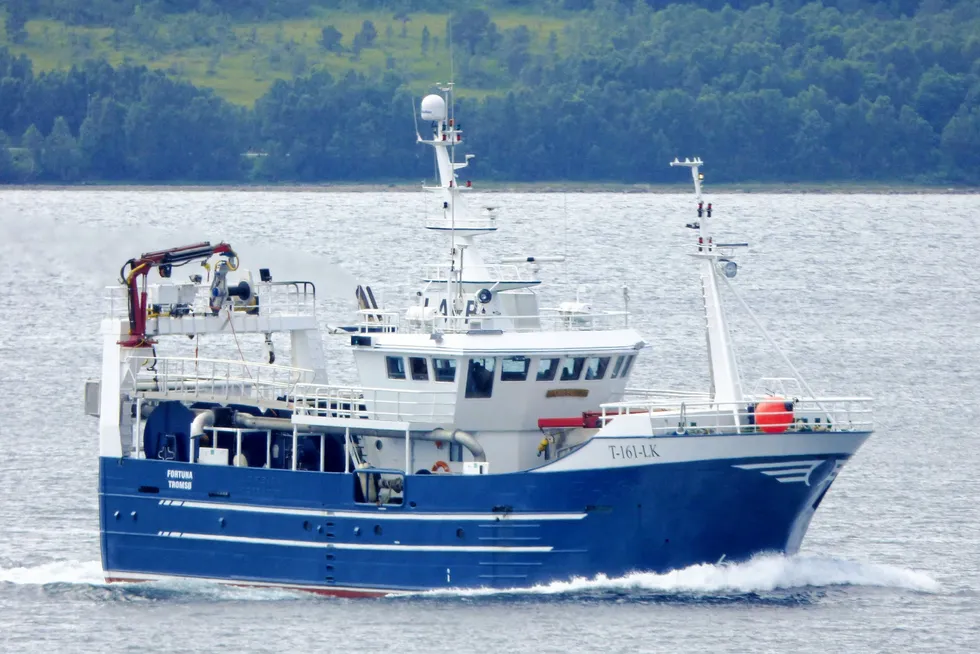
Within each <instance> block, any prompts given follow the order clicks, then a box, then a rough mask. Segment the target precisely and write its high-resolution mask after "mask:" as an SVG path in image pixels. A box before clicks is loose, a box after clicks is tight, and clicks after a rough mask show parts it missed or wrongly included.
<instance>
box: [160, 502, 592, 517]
mask: <svg viewBox="0 0 980 654" xmlns="http://www.w3.org/2000/svg"><path fill="white" fill-rule="evenodd" d="M159 504H160V506H172V507H177V508H181V507H183V508H188V509H208V510H212V511H243V512H246V513H268V514H274V515H294V516H308V517H310V516H312V517H317V518H360V519H367V520H420V521H438V522H442V521H444V520H450V521H452V520H457V521H459V520H462V521H467V522H471V521H477V520H479V521H489V522H494V521H500V520H532V521H535V522H541V521H548V520H581V519H583V518H585V516H586V515H587V514H585V513H520V512H518V513H408V512H404V511H403V510H402V509H397V510H395V511H377V510H375V511H329V510H325V509H291V508H286V507H278V506H258V505H255V504H225V503H223V502H200V501H197V500H160V503H159Z"/></svg>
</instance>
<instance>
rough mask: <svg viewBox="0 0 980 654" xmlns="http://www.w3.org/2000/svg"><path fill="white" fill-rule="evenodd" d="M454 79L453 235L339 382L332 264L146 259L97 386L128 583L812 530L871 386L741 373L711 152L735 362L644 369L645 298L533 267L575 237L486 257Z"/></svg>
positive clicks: (672, 555) (677, 555) (440, 190)
mask: <svg viewBox="0 0 980 654" xmlns="http://www.w3.org/2000/svg"><path fill="white" fill-rule="evenodd" d="M451 92H452V89H451V87H446V88H444V89H442V94H432V95H429V96H426V97H425V98H424V99H423V100H422V103H421V107H420V110H421V111H420V115H421V118H422V120H423V122H425V123H428V124H429V125H430V126H431V133H430V135H429V136H428V137H426V138H423V137H422V136H421V135H420V134H417V139H418V141H419V142H421V143H424V144H426V145H427V146H430V147H432V148H433V149H434V151H435V156H436V164H437V170H438V176H439V183H438V184H437V185H435V186H433V187H432V188H430V189H428V190H427V192H428V193H431V194H432V195H433V196H434V197H435V199H436V201H437V202H439V203H440V209H438V210H437V212H436V216H435V218H432V219H430V220H429V221H428V222H427V223H426V225H425V226H426V228H427V229H428V230H430V231H431V232H432V233H433V234H434V235H435V236H436V238H437V239H443V240H447V241H448V244H449V246H450V247H449V252H450V254H449V256H448V257H447V260H446V261H445V262H437V263H435V264H432V265H429V266H426V267H425V269H424V271H423V275H422V283H421V285H420V288H419V290H418V291H417V293H416V296H415V298H414V299H413V301H412V302H411V304H410V306H408V307H407V308H403V309H401V310H391V309H388V308H387V307H386V306H384V305H379V303H377V302H376V301H375V299H374V298H375V294H374V292H373V291H372V290H371V289H370V288H369V287H367V286H362V287H359V288H358V290H357V301H358V303H359V307H360V308H359V311H358V314H357V315H358V319H357V320H355V321H354V323H353V324H351V325H349V326H348V327H347V328H346V330H344V335H343V338H345V339H348V338H349V346H350V347H351V348H352V350H353V355H354V360H355V362H356V367H357V376H358V379H359V384H358V385H353V386H352V385H339V384H332V383H330V381H329V379H328V376H327V367H328V366H327V361H326V357H325V354H324V352H325V348H324V346H323V340H322V339H323V338H325V337H328V338H336V336H326V335H324V334H323V333H322V332H321V331H320V328H319V324H320V323H319V320H318V316H317V300H316V287H315V284H314V283H313V282H312V281H294V280H278V279H276V277H275V276H274V275H273V271H271V270H269V269H265V268H259V269H258V275H257V278H256V276H255V275H254V274H253V272H251V271H246V270H245V269H244V268H242V267H240V262H239V259H238V256H237V254H236V253H235V250H234V248H233V247H232V245H230V244H228V243H219V244H217V245H212V244H210V243H198V244H194V245H190V246H184V247H178V248H172V249H167V250H161V251H153V252H148V253H144V254H142V255H140V256H138V257H134V258H132V259H130V260H128V261H127V262H126V263H125V264H124V266H123V268H122V270H121V273H120V283H119V284H118V285H116V286H113V287H110V288H109V289H108V293H107V296H108V310H107V314H106V317H105V318H104V319H103V320H102V323H101V335H102V341H103V364H102V374H101V378H100V379H98V380H90V381H89V382H88V383H87V384H86V396H85V401H86V411H87V413H88V414H89V415H92V416H96V417H97V418H98V421H99V514H100V536H101V551H102V565H103V569H104V571H105V576H106V579H107V580H108V581H145V580H159V579H175V578H176V579H198V580H208V581H215V582H220V583H230V584H237V585H255V586H276V587H285V588H293V589H300V590H306V591H312V592H317V593H323V594H329V595H339V596H372V595H373V596H377V595H385V594H390V593H400V592H415V591H424V590H430V589H441V588H472V587H493V588H516V587H527V586H532V585H536V584H542V583H548V582H552V581H556V580H565V579H569V578H573V577H594V576H596V575H599V574H604V575H607V576H619V575H624V574H627V573H629V572H633V571H657V572H662V571H666V570H670V569H677V568H682V567H685V566H689V565H692V564H697V563H716V562H719V561H738V560H744V559H747V558H749V557H751V556H753V555H755V554H757V553H760V552H784V553H793V552H796V551H797V550H798V549H799V547H800V544H801V542H802V540H803V537H804V535H805V533H806V530H807V527H808V525H809V523H810V520H811V518H812V516H813V514H814V512H815V511H816V509H817V507H818V506H819V505H820V503H821V501H822V499H823V497H824V496H825V494H826V493H827V491H828V490H829V488H830V486H831V484H832V483H833V482H834V480H835V479H836V477H837V475H838V474H839V473H840V471H841V468H842V467H843V466H844V464H845V463H846V462H847V461H848V460H849V459H850V457H851V456H852V455H853V454H854V453H855V452H856V451H857V450H858V448H859V447H860V446H861V444H862V443H863V442H864V441H865V440H866V439H867V438H868V437H869V435H870V434H871V431H872V409H871V401H870V399H868V398H860V397H818V396H816V395H815V394H814V393H813V392H812V391H811V390H810V389H809V387H808V386H807V384H806V382H805V381H804V380H803V379H802V377H801V376H800V375H799V374H798V373H796V369H795V368H794V367H793V366H792V363H791V362H789V360H788V359H785V357H783V358H784V364H785V365H786V366H787V367H788V369H789V370H791V371H793V373H794V376H793V377H788V378H773V379H768V380H764V382H763V383H762V385H761V386H758V388H761V389H763V390H762V391H761V392H748V391H746V390H745V389H744V387H743V381H742V379H741V376H740V374H739V370H738V366H737V361H736V358H735V353H734V349H733V348H734V346H733V343H732V339H731V334H730V332H729V329H728V324H727V318H726V309H725V304H724V303H723V292H724V297H728V296H731V297H734V298H736V301H737V302H738V303H739V304H740V305H741V307H742V309H743V310H745V311H747V312H748V314H749V315H750V316H752V317H753V318H752V319H753V320H755V318H754V315H753V314H752V313H751V311H750V309H749V307H748V306H747V305H746V304H745V303H744V302H743V301H742V300H741V297H740V295H739V294H738V293H737V291H736V289H735V287H734V283H733V282H732V279H733V278H734V277H735V276H736V274H737V270H738V267H737V264H736V262H735V254H736V252H737V251H739V250H740V249H741V248H742V247H743V246H744V244H741V243H726V242H719V241H717V240H716V238H715V234H714V233H713V231H712V229H711V223H712V212H713V207H712V205H711V204H710V203H709V204H707V205H705V203H704V200H703V199H702V197H701V173H700V169H701V166H702V165H703V164H702V162H701V161H700V160H699V159H694V160H684V161H678V160H675V161H674V162H672V165H675V166H679V167H685V168H688V169H690V172H691V174H692V177H693V181H694V187H695V208H694V210H693V213H694V216H693V217H694V218H695V220H694V221H693V222H690V223H688V224H687V227H689V228H691V230H692V233H693V238H692V244H691V252H690V254H691V255H692V259H693V262H694V266H695V267H696V268H697V270H698V272H699V277H700V282H701V293H702V297H703V310H704V316H705V321H706V345H707V350H708V361H709V366H710V370H709V372H710V379H711V384H710V387H709V388H708V389H707V390H705V391H703V392H692V391H683V390H655V389H654V390H652V389H628V388H627V384H628V381H629V379H630V375H631V372H632V370H633V366H634V364H635V363H636V361H637V359H638V357H639V355H640V354H641V352H642V350H643V349H644V347H645V346H646V340H645V338H644V336H643V335H641V334H639V333H638V332H637V331H636V330H634V329H632V328H631V327H630V326H629V316H628V313H627V311H625V309H624V310H607V311H598V310H594V309H593V308H592V307H591V306H590V304H589V303H588V302H586V301H583V300H582V298H576V299H575V300H569V301H566V302H562V303H560V304H559V305H558V306H556V307H552V308H548V307H542V306H540V304H539V294H538V292H537V287H538V286H539V285H540V283H541V282H540V280H539V279H537V277H536V274H535V273H536V271H537V268H538V267H539V266H541V265H547V264H548V263H551V262H554V261H558V260H560V257H549V256H548V255H547V254H541V253H534V252H528V253H520V254H515V255H514V256H513V257H508V258H506V259H504V260H502V261H500V262H492V263H491V262H488V261H487V260H486V258H485V257H484V256H483V254H482V253H481V252H480V250H479V248H478V246H477V239H478V238H479V237H482V236H486V235H489V234H492V233H493V232H495V231H496V230H497V228H498V225H497V222H498V221H497V217H496V215H495V214H494V213H493V212H483V213H473V212H472V211H471V208H470V207H469V206H468V205H467V203H466V201H465V193H466V190H467V188H468V186H469V185H468V184H460V183H459V181H458V180H459V176H458V171H459V170H461V169H462V168H464V167H465V166H466V164H467V162H468V161H469V158H470V155H467V156H466V157H465V158H464V160H463V161H458V160H457V157H456V156H455V150H456V149H457V148H458V147H460V146H461V143H462V130H461V128H460V126H459V125H458V124H457V123H456V121H455V117H454V116H453V114H452V104H453V103H452V96H451ZM197 264H202V265H203V266H204V267H203V268H194V269H192V274H190V275H187V276H185V277H183V278H181V277H180V275H179V273H180V271H181V269H182V267H183V266H186V265H197ZM759 327H760V329H761V323H760V324H759ZM763 333H764V334H765V332H764V330H763ZM655 337H656V335H651V336H649V338H655ZM766 338H767V339H769V337H768V335H767V334H766ZM769 340H770V341H771V342H772V343H773V345H775V342H774V341H772V339H769ZM777 352H778V348H777ZM780 356H782V355H780ZM284 361H285V362H286V363H283V362H284Z"/></svg>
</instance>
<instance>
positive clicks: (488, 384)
mask: <svg viewBox="0 0 980 654" xmlns="http://www.w3.org/2000/svg"><path fill="white" fill-rule="evenodd" d="M633 358H634V355H632V354H624V355H620V356H618V357H616V363H615V364H614V365H613V366H612V373H611V374H610V376H609V378H610V379H616V378H617V377H625V376H626V375H628V374H629V369H630V366H632V365H633ZM611 361H612V357H565V358H564V359H561V358H545V359H539V360H538V367H537V371H536V374H535V379H537V381H554V380H555V377H556V376H558V379H559V381H578V380H579V379H581V378H582V372H583V370H584V371H585V380H586V381H594V380H599V379H603V378H605V376H606V373H607V372H608V371H609V364H610V362H611ZM496 364H497V358H496V357H484V358H475V359H470V360H469V364H468V366H467V376H466V396H467V397H490V393H491V392H492V390H493V380H494V376H495V375H494V373H495V368H496ZM385 365H386V366H387V369H388V378H389V379H406V378H407V376H408V374H411V376H412V377H411V378H412V380H414V381H428V380H429V360H428V359H427V358H426V357H408V368H407V370H406V367H405V358H404V357H400V356H388V357H385ZM559 366H560V367H559ZM559 369H560V370H561V373H560V374H559ZM530 370H531V357H527V356H513V357H503V358H501V359H500V381H505V382H506V381H525V380H526V379H527V377H528V373H529V372H530ZM432 379H433V380H434V381H437V382H454V381H456V360H455V359H439V358H433V359H432ZM471 386H472V393H474V394H473V395H471ZM483 393H485V394H483Z"/></svg>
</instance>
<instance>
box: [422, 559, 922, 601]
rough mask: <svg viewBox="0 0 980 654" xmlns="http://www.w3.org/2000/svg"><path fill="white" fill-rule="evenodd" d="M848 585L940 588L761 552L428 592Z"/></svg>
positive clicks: (730, 592)
mask: <svg viewBox="0 0 980 654" xmlns="http://www.w3.org/2000/svg"><path fill="white" fill-rule="evenodd" d="M843 586H866V587H879V588H894V589H902V590H911V591H919V592H926V593H936V592H939V591H940V589H941V587H940V585H939V583H938V582H936V581H935V580H934V579H932V577H930V576H929V575H927V574H925V573H923V572H917V571H914V570H908V569H905V568H900V567H897V566H892V565H887V564H880V563H862V562H856V561H846V560H841V559H834V558H824V557H813V556H780V555H774V554H770V555H760V556H757V557H755V558H753V559H751V560H749V561H746V562H744V563H721V564H716V565H712V564H701V565H693V566H690V567H688V568H683V569H680V570H673V571H671V572H666V573H663V574H656V573H650V572H636V573H632V574H629V575H626V576H624V577H615V578H610V577H606V576H604V575H599V576H597V577H595V578H593V579H586V578H581V577H576V578H573V579H570V580H569V581H556V582H553V583H550V584H545V585H540V586H533V587H531V588H511V589H496V588H477V589H446V590H433V591H427V592H425V593H419V594H418V595H421V596H427V597H440V596H448V597H492V596H495V595H542V596H555V595H568V596H583V595H586V596H596V595H603V594H612V595H619V596H621V595H623V594H627V595H631V596H638V597H643V596H646V595H655V596H658V597H659V596H664V595H667V596H669V595H675V596H681V597H692V596H734V597H737V596H745V595H758V594H760V593H773V592H778V591H793V590H807V589H809V590H812V589H826V588H832V587H843Z"/></svg>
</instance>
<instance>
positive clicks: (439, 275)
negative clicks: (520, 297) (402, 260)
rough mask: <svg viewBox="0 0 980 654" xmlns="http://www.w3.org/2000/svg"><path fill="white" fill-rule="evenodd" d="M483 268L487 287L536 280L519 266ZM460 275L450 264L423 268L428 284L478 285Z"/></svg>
mask: <svg viewBox="0 0 980 654" xmlns="http://www.w3.org/2000/svg"><path fill="white" fill-rule="evenodd" d="M464 264H465V262H464ZM482 268H483V269H484V270H486V279H485V280H480V281H481V282H486V283H487V286H491V285H493V283H494V282H504V283H506V282H527V281H532V280H533V279H534V276H533V275H531V274H529V273H525V272H522V271H521V269H520V268H519V267H518V266H515V265H512V264H499V263H488V264H483V266H482ZM459 275H460V270H459V266H456V267H455V269H454V268H453V267H452V266H451V265H450V264H448V263H429V264H426V265H424V266H423V267H422V279H423V280H425V281H427V282H448V281H449V280H452V281H453V283H455V284H475V283H476V282H471V281H468V280H466V279H460V277H459Z"/></svg>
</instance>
